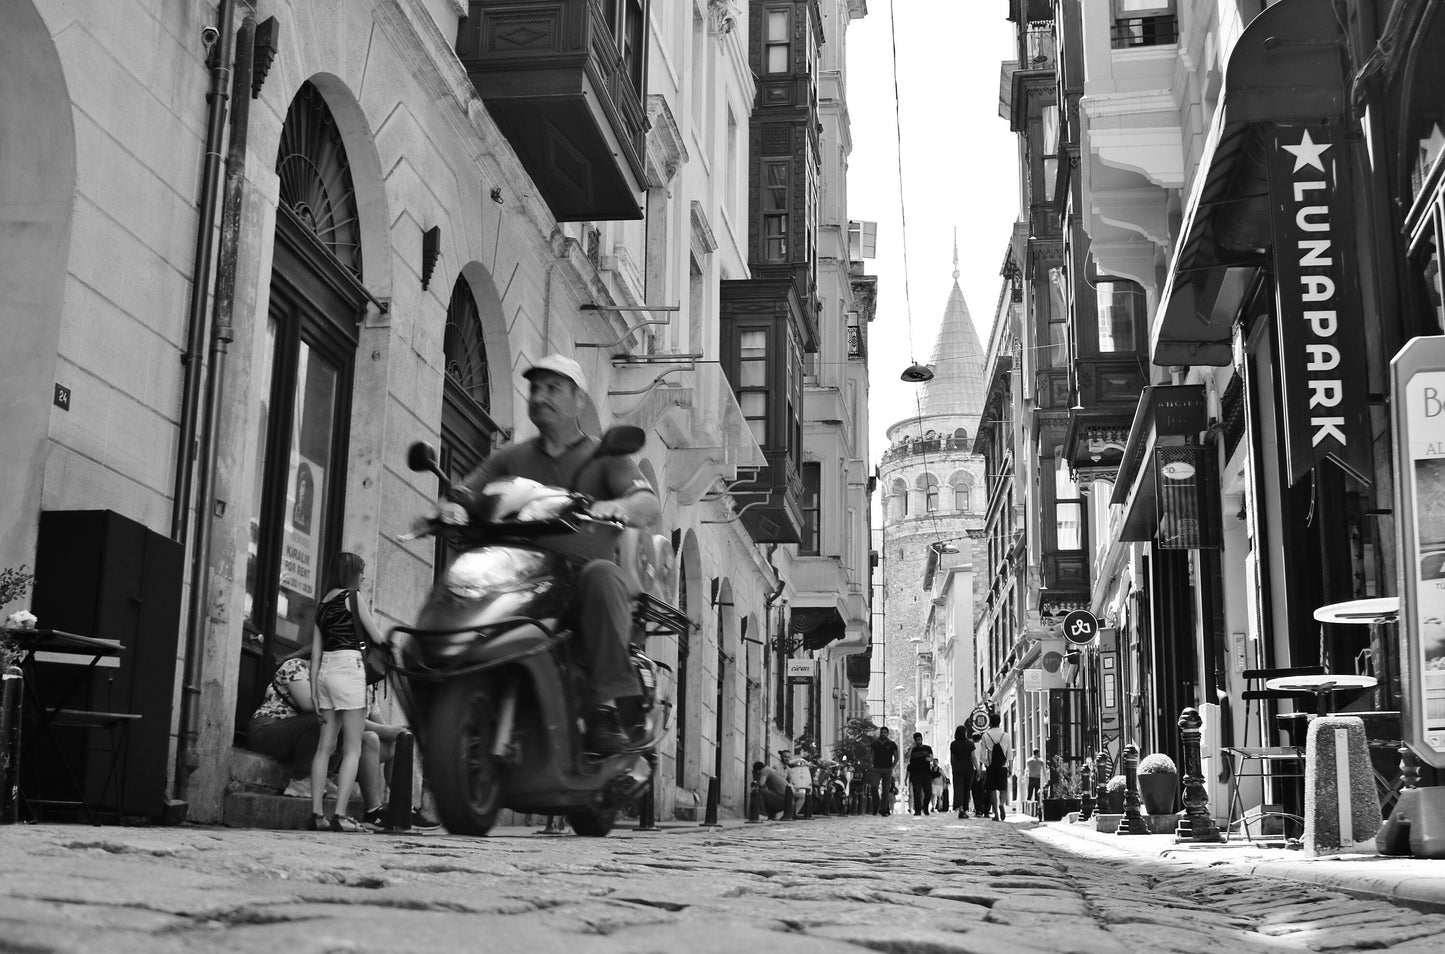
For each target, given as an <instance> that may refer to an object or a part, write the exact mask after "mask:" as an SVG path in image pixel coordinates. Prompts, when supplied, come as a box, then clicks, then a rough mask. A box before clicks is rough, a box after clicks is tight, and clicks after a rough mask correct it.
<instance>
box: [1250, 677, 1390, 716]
mask: <svg viewBox="0 0 1445 954" xmlns="http://www.w3.org/2000/svg"><path fill="white" fill-rule="evenodd" d="M1264 687H1265V688H1266V689H1274V690H1277V691H1281V692H1311V693H1314V697H1315V715H1317V716H1322V715H1325V714H1326V712H1327V710H1328V709H1329V704H1328V697H1329V694H1330V693H1332V692H1334V691H1336V690H1338V689H1373V688H1375V677H1374V676H1356V675H1352V674H1350V673H1338V674H1337V673H1329V672H1322V673H1315V674H1312V675H1301V676H1280V677H1279V678H1278V679H1271V680H1269V681H1268V682H1266V683H1265V684H1264Z"/></svg>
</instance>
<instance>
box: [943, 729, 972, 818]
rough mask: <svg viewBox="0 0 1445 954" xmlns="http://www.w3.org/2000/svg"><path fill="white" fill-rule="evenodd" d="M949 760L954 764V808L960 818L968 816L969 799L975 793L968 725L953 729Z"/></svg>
mask: <svg viewBox="0 0 1445 954" xmlns="http://www.w3.org/2000/svg"><path fill="white" fill-rule="evenodd" d="M948 760H949V762H950V763H951V764H952V765H953V810H954V811H956V812H958V817H959V818H967V817H968V800H969V798H970V797H971V796H972V795H973V738H972V735H971V733H970V732H969V731H968V728H967V727H966V726H958V727H957V728H956V729H954V730H953V741H952V742H950V743H948Z"/></svg>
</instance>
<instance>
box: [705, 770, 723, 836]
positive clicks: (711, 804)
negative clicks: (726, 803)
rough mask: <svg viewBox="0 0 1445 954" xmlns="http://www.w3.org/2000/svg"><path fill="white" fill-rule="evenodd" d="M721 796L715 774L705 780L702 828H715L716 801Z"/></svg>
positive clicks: (716, 824)
mask: <svg viewBox="0 0 1445 954" xmlns="http://www.w3.org/2000/svg"><path fill="white" fill-rule="evenodd" d="M720 798H721V786H720V784H719V781H718V778H717V776H716V775H714V776H711V777H709V778H708V780H707V814H706V815H705V816H704V817H703V820H702V827H703V828H717V827H718V823H717V803H718V801H719V799H720Z"/></svg>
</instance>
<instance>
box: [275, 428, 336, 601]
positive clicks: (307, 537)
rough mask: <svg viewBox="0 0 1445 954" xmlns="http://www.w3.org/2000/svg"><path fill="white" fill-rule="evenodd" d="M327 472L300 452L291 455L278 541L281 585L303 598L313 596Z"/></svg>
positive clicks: (317, 571)
mask: <svg viewBox="0 0 1445 954" xmlns="http://www.w3.org/2000/svg"><path fill="white" fill-rule="evenodd" d="M325 485H326V471H325V469H324V468H323V467H322V466H321V465H320V464H318V463H316V462H315V461H312V460H307V459H306V458H305V457H302V456H301V455H300V454H297V453H295V452H293V453H292V454H291V474H290V477H289V478H288V480H287V482H286V521H285V531H284V533H283V534H282V540H281V586H282V588H284V589H287V590H290V591H291V592H293V593H295V594H297V595H298V596H302V597H305V598H306V599H315V598H316V584H317V576H318V575H319V573H320V570H319V568H318V567H317V565H316V564H317V537H318V536H319V534H320V532H321V526H320V516H319V515H320V509H321V506H320V504H321V491H322V488H324V487H325Z"/></svg>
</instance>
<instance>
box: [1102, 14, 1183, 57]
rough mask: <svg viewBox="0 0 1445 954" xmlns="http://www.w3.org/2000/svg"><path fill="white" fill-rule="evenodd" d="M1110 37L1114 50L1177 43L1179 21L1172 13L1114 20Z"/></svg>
mask: <svg viewBox="0 0 1445 954" xmlns="http://www.w3.org/2000/svg"><path fill="white" fill-rule="evenodd" d="M1110 38H1111V41H1112V44H1113V47H1114V49H1116V50H1121V49H1130V48H1132V47H1136V46H1164V45H1166V44H1169V43H1178V42H1179V22H1178V21H1177V20H1176V19H1175V18H1174V16H1173V14H1167V15H1165V16H1155V17H1134V18H1133V19H1127V20H1115V21H1114V27H1113V30H1112V31H1111V34H1110Z"/></svg>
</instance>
